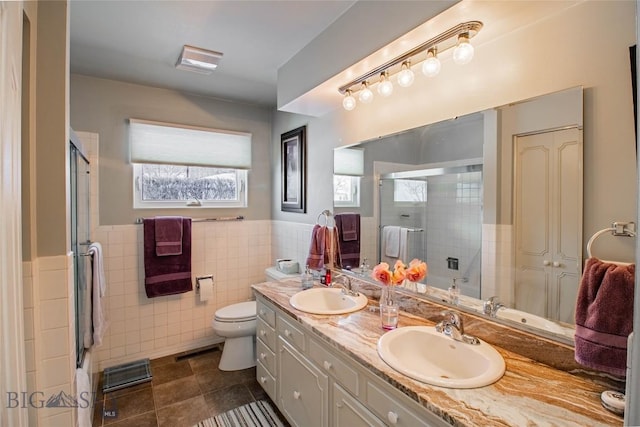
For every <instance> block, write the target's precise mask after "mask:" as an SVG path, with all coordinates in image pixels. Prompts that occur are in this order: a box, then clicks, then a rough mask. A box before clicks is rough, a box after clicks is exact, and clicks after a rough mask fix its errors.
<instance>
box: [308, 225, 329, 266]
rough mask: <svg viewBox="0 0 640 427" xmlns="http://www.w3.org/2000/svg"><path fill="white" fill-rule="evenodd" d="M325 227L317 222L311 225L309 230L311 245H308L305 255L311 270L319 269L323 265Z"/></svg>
mask: <svg viewBox="0 0 640 427" xmlns="http://www.w3.org/2000/svg"><path fill="white" fill-rule="evenodd" d="M325 229H326V227H323V226H321V225H319V224H316V225H314V226H313V230H311V245H310V246H309V256H308V257H307V265H308V266H309V268H311V269H312V270H320V269H321V268H322V267H324V257H325V250H326V248H325V241H324V240H325Z"/></svg>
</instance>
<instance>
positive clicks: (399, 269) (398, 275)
mask: <svg viewBox="0 0 640 427" xmlns="http://www.w3.org/2000/svg"><path fill="white" fill-rule="evenodd" d="M405 268H406V266H405V265H404V263H403V262H402V261H400V260H397V261H396V263H395V265H394V266H393V275H392V276H391V282H392V283H393V284H394V285H397V284H400V283H402V282H403V281H404V279H405V277H406V270H405Z"/></svg>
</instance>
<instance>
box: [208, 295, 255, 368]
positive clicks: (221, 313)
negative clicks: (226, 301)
mask: <svg viewBox="0 0 640 427" xmlns="http://www.w3.org/2000/svg"><path fill="white" fill-rule="evenodd" d="M211 326H212V327H213V331H214V332H215V333H216V335H218V336H220V337H223V338H225V341H224V349H223V351H222V357H221V358H220V364H219V365H218V368H219V369H220V370H221V371H238V370H240V369H247V368H252V367H254V366H256V302H255V301H247V302H240V303H237V304H231V305H228V306H226V307H222V308H221V309H219V310H217V311H216V314H215V317H214V319H213V322H212V323H211Z"/></svg>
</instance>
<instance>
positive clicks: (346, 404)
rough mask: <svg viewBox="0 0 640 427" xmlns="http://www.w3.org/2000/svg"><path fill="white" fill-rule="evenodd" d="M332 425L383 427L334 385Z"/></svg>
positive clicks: (338, 426) (362, 406) (380, 422)
mask: <svg viewBox="0 0 640 427" xmlns="http://www.w3.org/2000/svg"><path fill="white" fill-rule="evenodd" d="M333 425H334V426H335V427H384V425H385V424H384V423H383V422H382V421H381V420H380V419H379V418H378V417H376V416H375V415H373V413H371V411H369V410H368V409H367V408H365V407H364V405H363V404H362V403H360V402H358V401H357V400H356V399H355V398H354V397H353V396H351V395H350V394H349V393H347V391H346V390H344V389H343V388H342V387H340V385H339V384H335V383H334V384H333Z"/></svg>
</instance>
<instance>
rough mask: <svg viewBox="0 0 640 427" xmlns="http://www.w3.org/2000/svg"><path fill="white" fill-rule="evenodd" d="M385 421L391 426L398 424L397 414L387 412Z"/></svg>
mask: <svg viewBox="0 0 640 427" xmlns="http://www.w3.org/2000/svg"><path fill="white" fill-rule="evenodd" d="M387 419H388V420H389V422H390V423H391V424H398V414H396V413H395V412H393V411H389V413H388V414H387Z"/></svg>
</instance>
